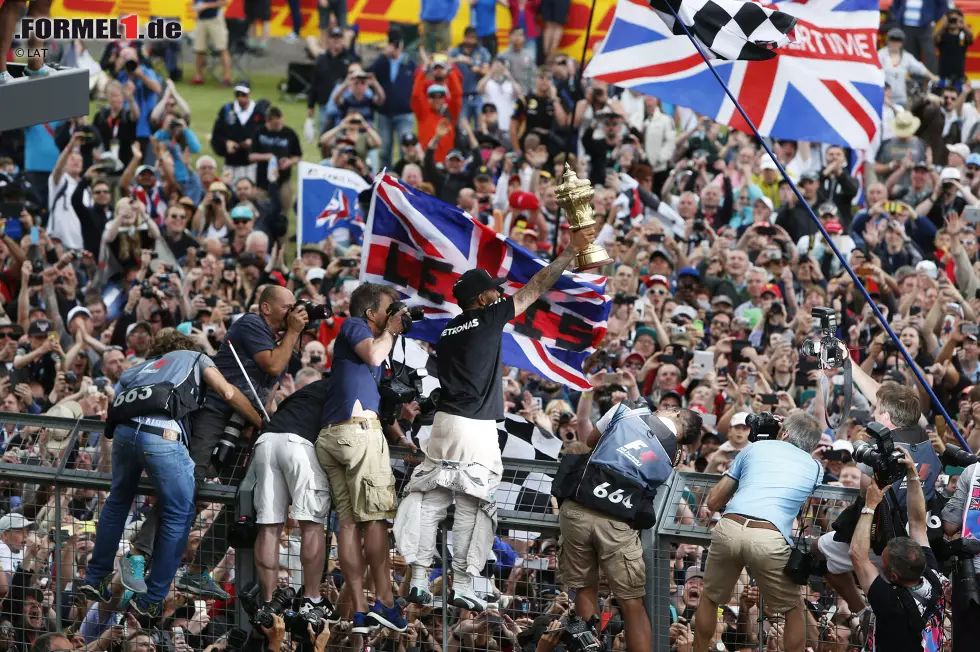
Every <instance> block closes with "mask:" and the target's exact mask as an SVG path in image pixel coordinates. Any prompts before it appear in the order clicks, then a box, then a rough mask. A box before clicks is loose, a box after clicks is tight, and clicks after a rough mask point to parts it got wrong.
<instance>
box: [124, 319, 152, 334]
mask: <svg viewBox="0 0 980 652" xmlns="http://www.w3.org/2000/svg"><path fill="white" fill-rule="evenodd" d="M136 329H140V330H143V331H145V332H146V334H147V335H152V334H153V327H152V326H150V322H148V321H138V322H136V323H135V324H130V325H129V327H128V328H126V337H129V336H130V334H131V333H132V332H133V331H135V330H136Z"/></svg>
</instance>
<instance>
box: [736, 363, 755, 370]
mask: <svg viewBox="0 0 980 652" xmlns="http://www.w3.org/2000/svg"><path fill="white" fill-rule="evenodd" d="M738 370H739V371H755V367H754V366H753V365H750V364H740V365H738Z"/></svg>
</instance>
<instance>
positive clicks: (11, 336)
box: [0, 331, 23, 340]
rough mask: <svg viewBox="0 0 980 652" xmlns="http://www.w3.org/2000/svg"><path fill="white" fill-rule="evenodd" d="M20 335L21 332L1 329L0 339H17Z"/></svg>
mask: <svg viewBox="0 0 980 652" xmlns="http://www.w3.org/2000/svg"><path fill="white" fill-rule="evenodd" d="M22 335H23V333H18V332H17V331H2V332H0V339H3V338H7V339H8V340H19V339H20V338H21V336H22Z"/></svg>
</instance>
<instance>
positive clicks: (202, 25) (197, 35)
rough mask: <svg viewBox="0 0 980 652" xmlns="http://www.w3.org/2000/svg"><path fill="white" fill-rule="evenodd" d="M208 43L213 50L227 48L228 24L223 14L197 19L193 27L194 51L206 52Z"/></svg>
mask: <svg viewBox="0 0 980 652" xmlns="http://www.w3.org/2000/svg"><path fill="white" fill-rule="evenodd" d="M208 45H210V46H211V48H212V49H213V50H214V51H215V52H224V51H225V50H227V49H228V25H227V24H226V23H225V17H224V16H216V17H214V18H205V19H204V20H200V19H198V21H197V25H196V26H195V28H194V52H198V53H201V52H207V51H208Z"/></svg>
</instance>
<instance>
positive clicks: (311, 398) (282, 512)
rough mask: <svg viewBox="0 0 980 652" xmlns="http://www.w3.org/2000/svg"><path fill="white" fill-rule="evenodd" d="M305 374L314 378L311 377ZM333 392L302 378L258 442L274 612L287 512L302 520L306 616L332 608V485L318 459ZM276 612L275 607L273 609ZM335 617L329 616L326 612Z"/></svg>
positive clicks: (258, 559)
mask: <svg viewBox="0 0 980 652" xmlns="http://www.w3.org/2000/svg"><path fill="white" fill-rule="evenodd" d="M301 376H303V377H305V378H309V377H310V376H309V375H303V374H301ZM329 391H330V381H329V380H318V381H315V382H312V383H311V382H308V381H307V382H303V380H302V379H301V378H297V380H296V390H295V391H294V393H293V394H291V395H289V396H288V397H286V399H285V400H284V401H283V402H282V403H280V404H279V406H278V407H277V408H276V411H275V413H274V414H273V415H272V417H271V418H270V419H269V423H267V424H266V425H265V428H263V429H262V433H261V434H260V435H259V438H258V439H257V440H256V441H255V447H254V448H253V452H252V467H253V468H254V469H255V497H254V503H255V510H256V518H255V522H256V524H257V525H258V527H259V535H258V537H257V538H256V540H255V566H256V569H257V570H258V576H259V584H260V586H261V588H262V601H263V607H264V608H268V605H269V603H270V602H271V600H272V594H273V591H274V590H275V588H276V582H277V580H278V577H279V537H280V535H281V534H282V527H283V523H285V522H286V512H287V510H290V512H291V513H290V516H291V517H292V518H293V519H294V520H296V521H298V522H299V530H300V535H301V537H302V539H301V540H302V546H301V547H300V562H301V564H302V566H303V591H304V595H303V603H302V606H301V607H300V613H304V612H306V611H310V610H312V609H316V608H324V607H326V608H328V609H329V605H326V604H325V603H324V602H323V598H321V597H320V578H322V577H323V565H324V563H325V561H326V556H327V549H326V534H325V528H324V526H325V525H327V523H328V521H329V520H330V482H329V480H328V479H327V476H326V474H325V473H324V472H323V469H322V468H321V467H320V463H319V461H318V460H317V457H316V450H315V449H314V446H315V444H316V440H317V435H318V434H319V432H320V412H321V410H322V409H323V405H324V403H326V401H327V397H328V395H329ZM270 610H271V609H270ZM325 613H329V612H325Z"/></svg>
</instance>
